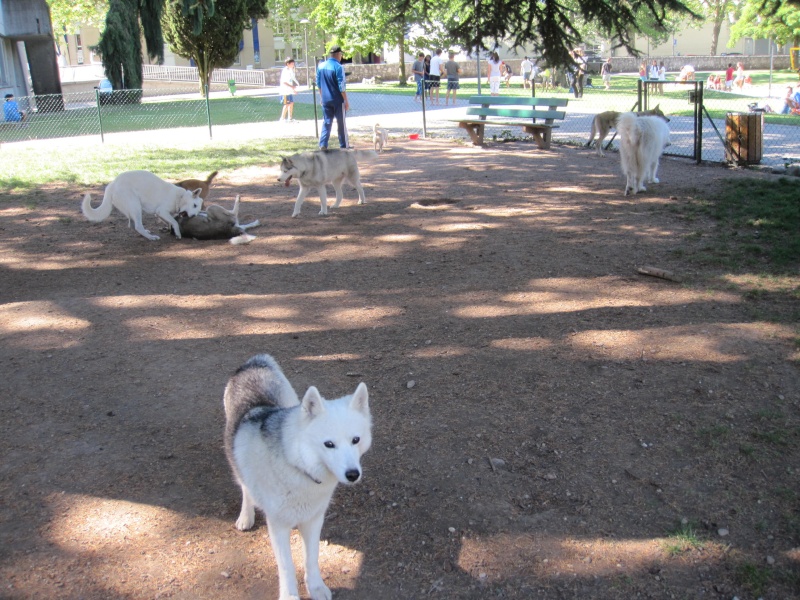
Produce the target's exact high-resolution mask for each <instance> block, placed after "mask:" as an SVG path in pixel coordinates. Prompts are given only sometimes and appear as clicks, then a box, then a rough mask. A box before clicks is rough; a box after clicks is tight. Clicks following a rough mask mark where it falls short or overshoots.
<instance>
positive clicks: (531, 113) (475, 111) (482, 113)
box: [467, 106, 567, 123]
mask: <svg viewBox="0 0 800 600" xmlns="http://www.w3.org/2000/svg"><path fill="white" fill-rule="evenodd" d="M467 114H468V115H472V116H477V117H481V118H482V119H485V118H486V117H506V118H516V119H530V120H531V122H534V121H535V120H536V119H545V121H546V122H548V123H551V122H552V121H553V120H554V119H559V120H561V119H563V118H564V117H565V116H566V115H567V113H566V112H565V111H563V110H535V109H533V108H491V107H485V106H470V107H469V108H467Z"/></svg>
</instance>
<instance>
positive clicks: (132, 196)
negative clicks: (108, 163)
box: [81, 171, 203, 240]
mask: <svg viewBox="0 0 800 600" xmlns="http://www.w3.org/2000/svg"><path fill="white" fill-rule="evenodd" d="M201 192H202V189H200V188H197V189H195V190H194V191H191V192H190V191H189V190H185V189H183V188H181V187H178V186H177V185H175V184H173V183H169V182H168V181H164V180H163V179H160V178H159V177H157V176H156V175H153V173H151V172H150V171H126V172H125V173H121V174H120V175H118V176H117V178H116V179H114V181H112V182H111V183H109V184H108V185H107V186H106V192H105V194H104V195H103V202H102V203H101V204H100V206H98V207H97V208H93V207H92V196H91V194H86V195H85V196H84V197H83V204H82V205H81V210H82V211H83V216H84V217H86V218H87V219H88V220H89V221H91V222H92V223H99V222H100V221H104V220H106V219H107V218H108V217H109V216H110V215H111V209H112V208H116V209H117V210H118V211H119V212H121V213H122V214H123V215H125V216H126V217H128V224H129V225H130V223H131V221H133V227H134V229H136V231H138V232H139V233H140V234H142V235H143V236H144V237H146V238H147V239H148V240H157V239H159V237H158V236H157V235H153V234H152V233H150V232H149V231H148V230H147V229H145V228H144V225H143V224H142V213H148V214H151V215H156V216H158V217H159V218H160V219H162V220H163V221H165V222H166V223H168V224H169V225H170V227H172V231H173V232H174V233H175V237H177V238H179V239H180V237H181V228H180V227H179V226H178V222H177V221H176V220H175V216H176V215H178V214H179V213H185V214H186V215H187V216H189V217H193V216H195V215H196V214H197V213H199V212H200V209H201V208H202V207H203V199H202V198H201V197H200V193H201Z"/></svg>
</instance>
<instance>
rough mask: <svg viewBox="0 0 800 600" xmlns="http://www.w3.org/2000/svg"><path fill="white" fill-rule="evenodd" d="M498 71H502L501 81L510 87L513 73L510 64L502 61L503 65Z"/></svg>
mask: <svg viewBox="0 0 800 600" xmlns="http://www.w3.org/2000/svg"><path fill="white" fill-rule="evenodd" d="M500 71H501V72H502V73H503V81H505V82H506V87H507V88H510V87H511V75H513V71H512V70H511V65H510V64H508V63H507V62H505V61H503V66H502V68H501V69H500Z"/></svg>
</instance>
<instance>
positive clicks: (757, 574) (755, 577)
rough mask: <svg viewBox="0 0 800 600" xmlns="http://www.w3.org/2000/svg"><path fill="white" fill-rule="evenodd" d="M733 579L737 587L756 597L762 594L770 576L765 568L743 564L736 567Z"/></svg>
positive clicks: (749, 563)
mask: <svg viewBox="0 0 800 600" xmlns="http://www.w3.org/2000/svg"><path fill="white" fill-rule="evenodd" d="M735 577H736V581H737V582H738V583H739V585H742V586H744V587H746V588H747V589H749V590H750V591H751V592H753V594H755V595H757V596H758V595H761V594H762V593H763V592H764V589H765V588H766V587H767V585H768V584H769V582H770V579H771V577H772V576H771V574H770V571H769V569H767V568H766V567H762V566H760V565H756V564H753V563H751V562H745V563H742V564H740V565H739V566H738V567H736V572H735Z"/></svg>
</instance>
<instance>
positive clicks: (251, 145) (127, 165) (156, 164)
mask: <svg viewBox="0 0 800 600" xmlns="http://www.w3.org/2000/svg"><path fill="white" fill-rule="evenodd" d="M315 148H316V140H313V139H309V138H280V139H272V138H270V139H264V140H251V141H247V142H219V141H215V142H213V143H212V142H210V141H209V142H208V143H206V144H205V145H200V146H197V147H195V148H193V149H191V150H187V149H184V148H172V147H169V146H168V145H164V144H159V145H158V146H155V145H154V146H152V147H144V148H141V147H127V146H122V145H116V144H114V145H112V144H104V145H101V144H96V145H89V146H86V147H82V148H81V149H80V151H67V152H65V151H64V150H63V149H62V148H61V147H59V145H58V144H50V145H47V146H43V145H40V144H37V145H35V146H31V147H20V148H15V149H14V156H13V160H8V161H6V163H5V165H4V166H3V171H2V173H0V191H2V192H3V193H24V191H25V190H29V189H33V188H36V187H39V186H43V185H50V184H56V183H61V182H68V183H75V184H78V185H83V186H90V185H98V184H105V183H108V182H109V181H111V180H112V179H113V178H114V177H116V176H117V175H119V174H120V173H121V172H123V171H129V170H134V169H145V170H147V171H152V172H153V173H156V174H157V175H158V176H159V177H163V178H164V179H171V180H180V179H188V178H193V177H199V176H200V175H201V174H204V173H210V172H211V171H215V170H216V171H233V170H235V169H239V168H243V167H248V166H262V165H264V164H269V163H278V162H280V160H281V156H282V155H283V156H285V155H287V154H292V153H293V152H301V151H304V150H313V149H315ZM2 197H3V196H0V198H2ZM2 202H3V200H0V204H2Z"/></svg>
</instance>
